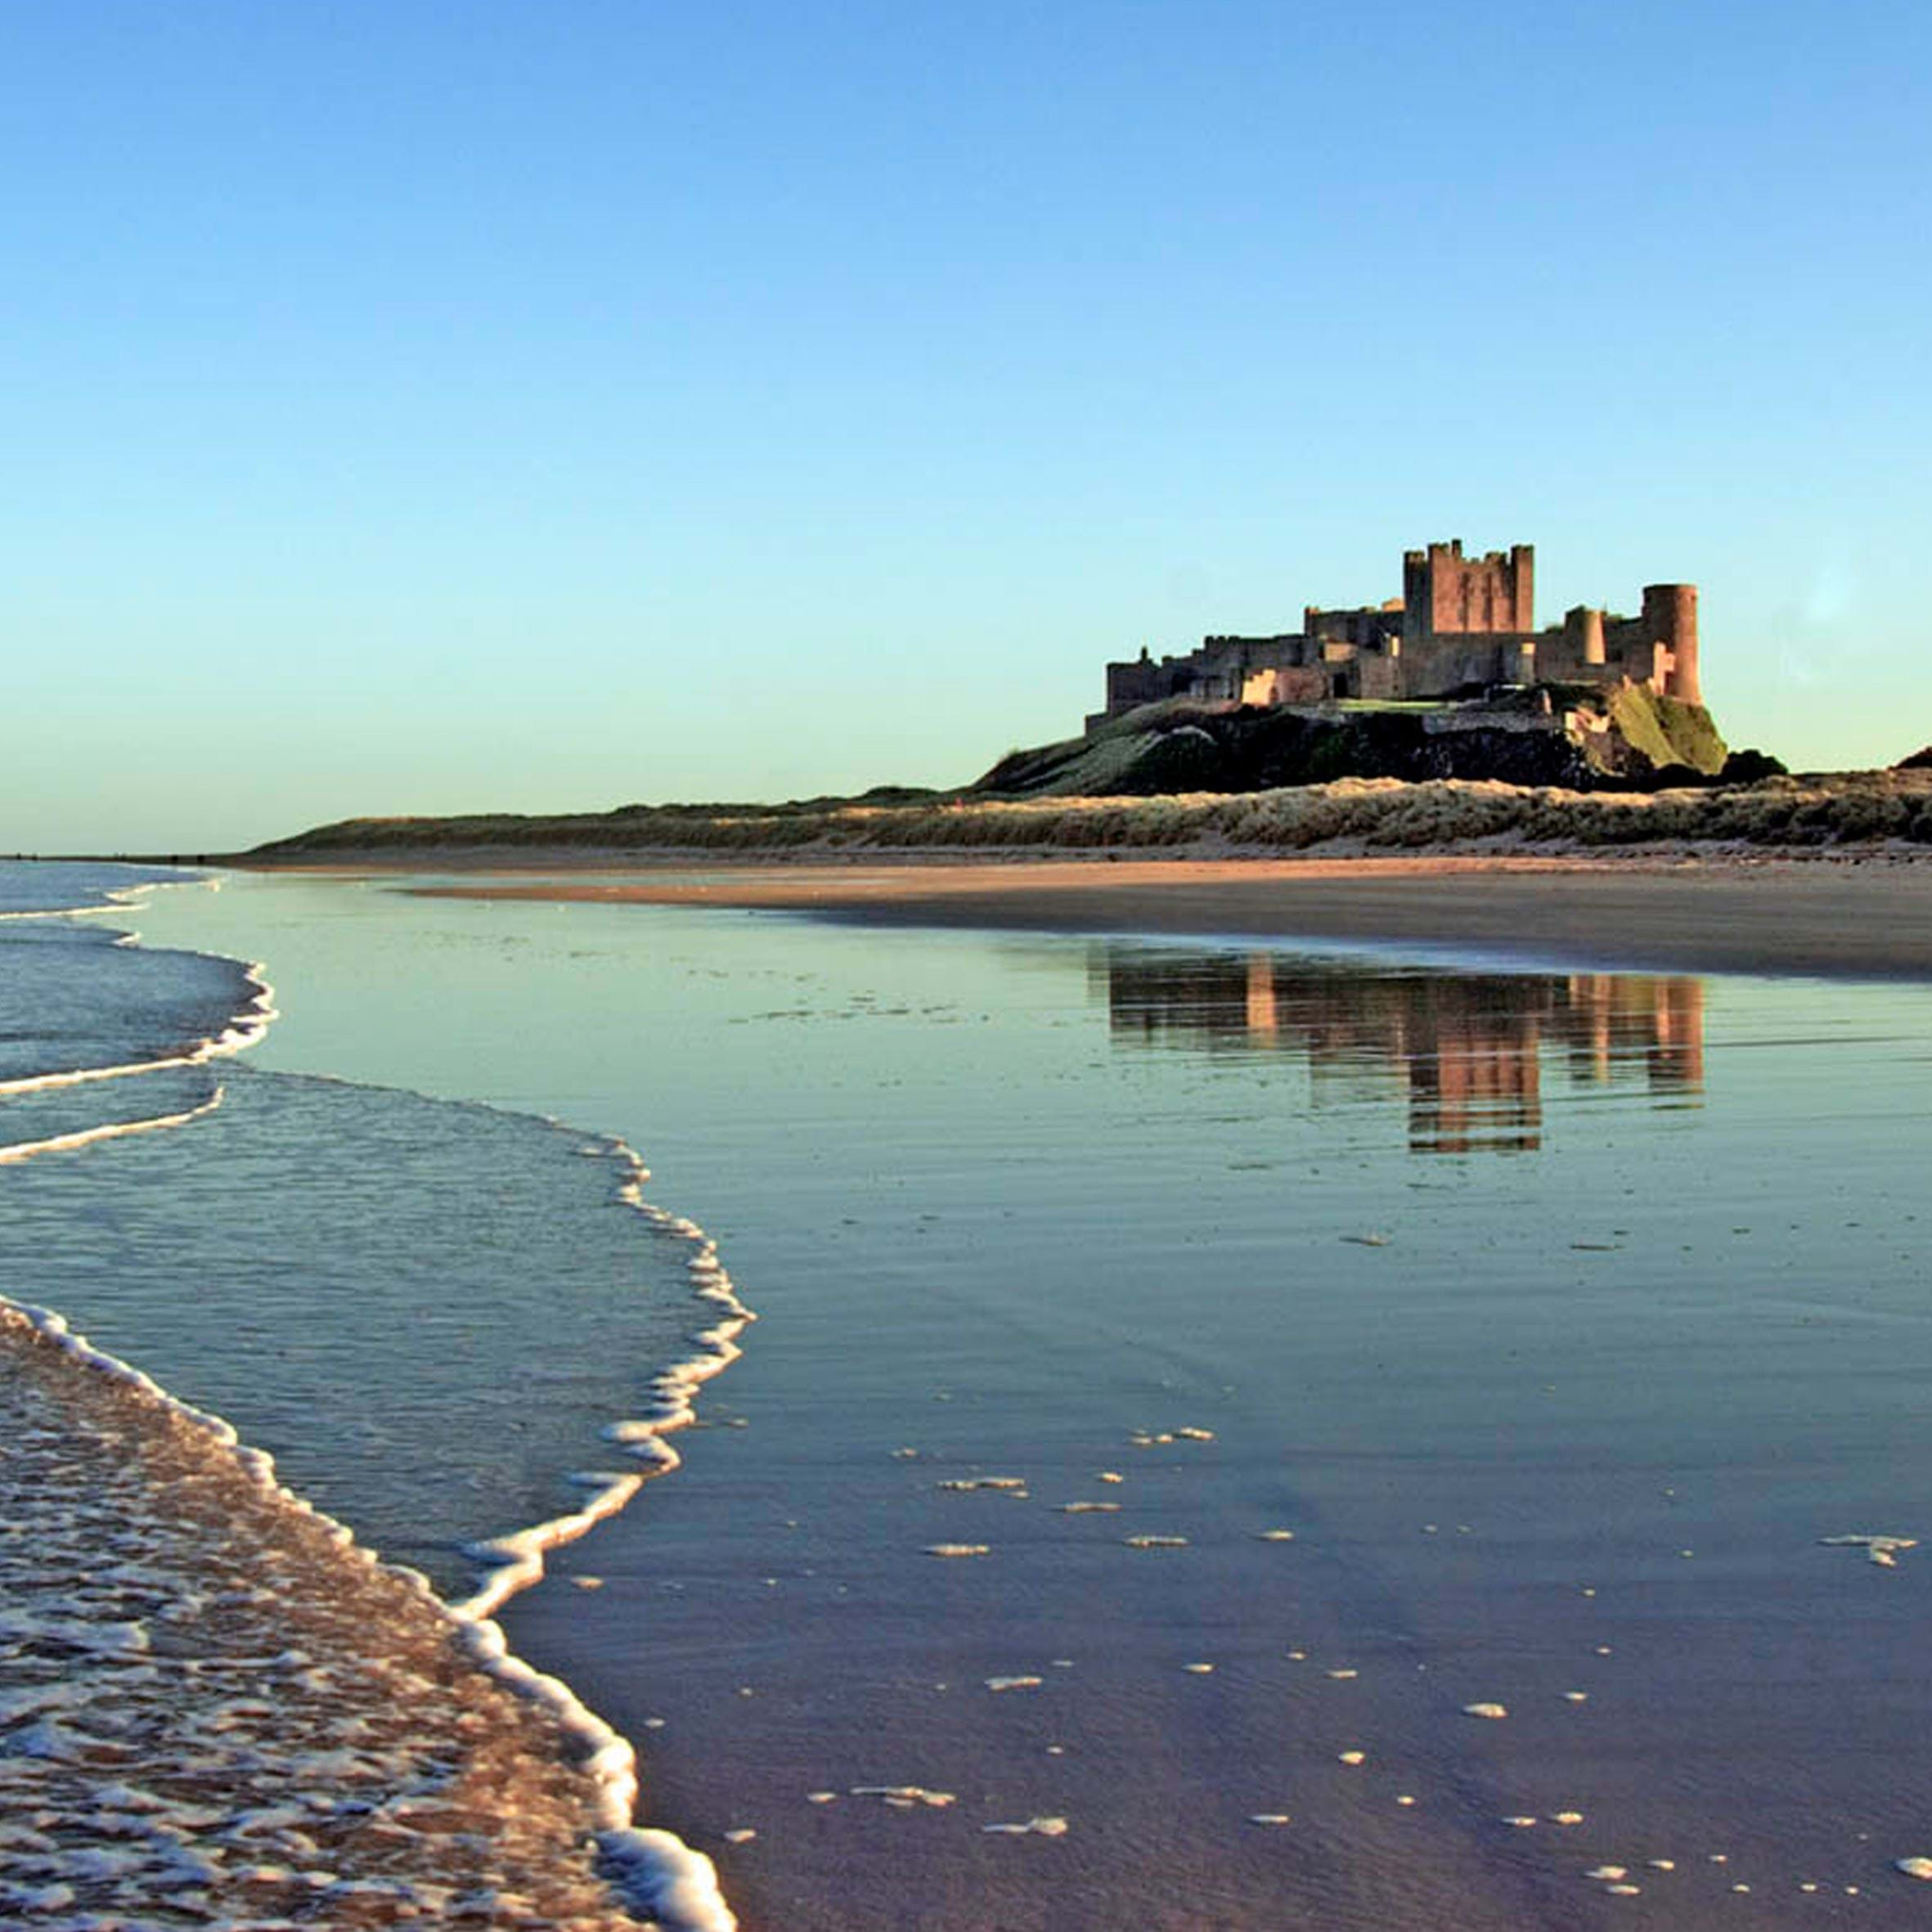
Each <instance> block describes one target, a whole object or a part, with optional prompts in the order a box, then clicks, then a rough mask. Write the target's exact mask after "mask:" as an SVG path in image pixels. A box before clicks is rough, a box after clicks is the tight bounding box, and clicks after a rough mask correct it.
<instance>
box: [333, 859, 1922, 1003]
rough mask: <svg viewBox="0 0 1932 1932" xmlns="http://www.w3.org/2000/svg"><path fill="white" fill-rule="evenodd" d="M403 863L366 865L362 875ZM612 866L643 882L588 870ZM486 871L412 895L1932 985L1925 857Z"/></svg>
mask: <svg viewBox="0 0 1932 1932" xmlns="http://www.w3.org/2000/svg"><path fill="white" fill-rule="evenodd" d="M438 869H442V868H438ZM344 870H350V869H348V868H344ZM391 870H392V868H390V867H389V866H387V865H382V866H370V867H357V868H353V874H354V875H357V876H362V877H381V876H384V875H386V874H389V873H390V872H391ZM610 870H621V871H622V873H624V874H626V875H627V876H624V877H622V878H609V877H601V876H583V875H584V874H604V873H606V872H608V871H610ZM700 870H701V871H702V874H703V876H696V877H694V876H692V874H694V872H698V871H700ZM475 872H476V876H475V877H474V879H466V880H465V882H464V883H461V884H438V885H421V886H410V887H404V888H403V889H404V890H407V891H409V892H411V893H416V894H420V895H422V896H429V897H443V898H464V899H475V900H485V901H487V900H511V901H518V900H521V901H553V902H558V903H595V904H607V905H708V906H713V907H718V908H722V909H728V910H740V911H753V912H769V913H785V914H802V915H806V916H809V917H812V918H815V919H827V920H833V921H837V922H839V923H851V924H860V925H871V926H879V927H887V926H891V927H916V926H924V927H940V928H986V929H990V930H995V931H1001V930H1003V931H1015V932H1076V933H1079V932H1085V933H1102V932H1111V933H1121V934H1125V933H1143V934H1147V935H1149V936H1161V937H1193V938H1203V939H1206V938H1215V939H1255V940H1265V941H1271V942H1280V943H1288V942H1292V941H1297V940H1303V941H1308V940H1313V941H1322V942H1323V943H1341V944H1349V945H1366V946H1378V947H1386V946H1395V947H1399V948H1402V947H1406V948H1410V949H1417V948H1420V949H1422V950H1425V951H1426V952H1436V951H1440V952H1445V953H1453V952H1460V953H1465V954H1467V953H1468V952H1471V951H1474V952H1476V953H1479V954H1480V955H1483V956H1485V958H1489V959H1500V960H1504V961H1508V962H1511V963H1516V964H1523V965H1529V964H1537V965H1545V966H1547V965H1551V964H1556V965H1568V966H1572V967H1575V968H1583V969H1592V968H1595V969H1603V970H1615V971H1624V972H1642V971H1657V972H1710V973H1759V974H1765V973H1768V974H1777V975H1783V976H1798V977H1821V978H1851V979H1879V980H1928V979H1932V866H1927V865H1922V864H1916V863H1913V862H1912V861H1909V860H1907V861H1903V862H1900V863H1897V864H1886V863H1884V862H1882V861H1881V862H1878V863H1868V864H1858V863H1857V862H1855V861H1846V860H1837V861H1835V862H1826V863H1821V862H1819V861H1818V860H1798V861H1795V862H1790V861H1781V860H1767V859H1763V858H1753V859H1751V860H1747V861H1743V862H1739V861H1736V860H1724V861H1714V860H1709V859H1702V860H1683V859H1672V860H1656V861H1653V862H1651V863H1650V864H1647V865H1646V864H1638V863H1636V862H1633V860H1629V859H1617V860H1588V859H1561V860H1555V859H1540V858H1538V859H1527V858H1513V857H1512V858H1473V857H1450V858H1434V857H1431V858H1404V859H1348V860H1323V859H1299V860H1280V859H1246V860H1201V859H1157V860H1142V859H1134V860H1117V861H1113V862H1111V863H1110V862H1108V861H1107V860H1095V859H1076V860H1036V861H1033V862H1031V863H1028V864H1014V863H1012V862H1010V861H1007V862H995V863H992V864H987V863H984V862H978V863H974V862H971V861H960V860H951V861H949V862H946V863H943V864H940V865H931V864H926V863H922V862H916V861H915V862H907V863H894V864H890V865H878V864H865V865H858V864H851V865H832V866H827V865H804V864H800V863H796V862H794V863H789V864H782V865H770V864H757V863H750V864H748V863H746V862H744V861H742V860H740V861H739V862H737V863H735V864H734V865H729V866H725V867H720V866H717V865H705V866H703V868H701V869H699V868H694V867H690V866H676V867H653V868H643V867H639V866H637V865H636V864H635V863H634V862H633V863H631V864H630V865H622V866H618V867H612V866H607V865H591V866H586V865H569V866H565V865H551V866H545V865H541V864H538V865H528V864H523V863H516V864H505V865H501V868H498V867H496V866H494V865H492V866H487V867H486V866H483V865H479V866H478V867H476V868H475ZM666 873H675V874H678V876H675V877H667V876H664V874H666ZM532 874H536V875H537V876H535V877H532Z"/></svg>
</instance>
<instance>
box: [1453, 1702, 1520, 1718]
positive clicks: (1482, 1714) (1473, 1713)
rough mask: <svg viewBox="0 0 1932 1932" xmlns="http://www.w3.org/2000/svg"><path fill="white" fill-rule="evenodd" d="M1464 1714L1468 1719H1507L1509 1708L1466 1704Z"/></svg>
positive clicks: (1495, 1705) (1497, 1705) (1506, 1706)
mask: <svg viewBox="0 0 1932 1932" xmlns="http://www.w3.org/2000/svg"><path fill="white" fill-rule="evenodd" d="M1462 1714H1463V1716H1464V1717H1466V1718H1506V1717H1507V1716H1508V1715H1509V1707H1508V1705H1504V1704H1465V1705H1463V1706H1462Z"/></svg>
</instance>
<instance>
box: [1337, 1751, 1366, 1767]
mask: <svg viewBox="0 0 1932 1932" xmlns="http://www.w3.org/2000/svg"><path fill="white" fill-rule="evenodd" d="M1335 1761H1336V1763H1337V1764H1367V1763H1368V1752H1367V1751H1337V1753H1336V1755H1335Z"/></svg>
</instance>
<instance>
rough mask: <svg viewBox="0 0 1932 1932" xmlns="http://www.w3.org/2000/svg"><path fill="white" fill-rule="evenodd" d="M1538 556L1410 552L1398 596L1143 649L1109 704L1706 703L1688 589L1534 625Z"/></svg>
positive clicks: (1658, 591)
mask: <svg viewBox="0 0 1932 1932" xmlns="http://www.w3.org/2000/svg"><path fill="white" fill-rule="evenodd" d="M1535 571H1536V554H1535V551H1534V550H1533V549H1532V548H1531V546H1530V545H1528V544H1526V543H1519V544H1516V545H1514V546H1512V548H1511V549H1510V550H1508V551H1507V553H1505V552H1503V551H1501V550H1491V551H1490V552H1489V553H1488V554H1487V555H1484V556H1480V557H1465V556H1464V555H1462V542H1461V541H1460V540H1459V539H1458V541H1455V542H1453V543H1432V544H1431V545H1430V546H1429V547H1428V548H1427V550H1410V551H1409V553H1408V554H1407V555H1405V556H1404V558H1403V559H1402V595H1400V597H1392V598H1391V599H1390V600H1389V601H1388V602H1387V603H1386V604H1364V605H1361V606H1359V607H1358V608H1356V609H1351V610H1323V609H1318V608H1317V607H1316V606H1314V605H1313V604H1310V605H1309V606H1308V607H1307V609H1305V611H1304V612H1303V613H1302V622H1301V629H1300V630H1299V631H1294V632H1292V633H1288V634H1286V635H1283V636H1276V637H1208V638H1205V639H1203V640H1202V645H1201V648H1200V649H1199V650H1197V651H1190V652H1188V654H1187V655H1186V656H1185V657H1179V658H1161V660H1160V661H1159V662H1158V663H1156V662H1155V660H1154V659H1153V658H1152V657H1151V656H1150V655H1149V654H1148V652H1146V651H1145V650H1143V651H1142V652H1141V654H1140V656H1139V658H1137V659H1136V660H1134V662H1133V663H1124V664H1109V665H1108V667H1107V708H1106V710H1105V711H1104V712H1101V713H1099V718H1097V719H1095V720H1093V721H1091V722H1098V721H1099V719H1104V718H1110V717H1118V716H1120V714H1121V712H1127V711H1132V710H1133V709H1134V708H1135V707H1136V706H1137V705H1142V704H1151V703H1155V702H1156V701H1157V700H1158V699H1164V698H1195V699H1206V700H1209V701H1220V702H1223V703H1239V704H1271V705H1278V704H1323V703H1329V702H1331V701H1332V700H1334V699H1363V698H1371V699H1433V698H1441V699H1447V698H1457V697H1467V696H1474V695H1479V694H1481V693H1482V692H1484V691H1487V690H1490V689H1492V688H1493V687H1494V686H1497V685H1534V684H1565V685H1597V686H1598V687H1601V688H1604V689H1608V688H1610V687H1612V686H1615V685H1619V684H1621V683H1623V682H1624V681H1626V680H1627V681H1629V682H1630V683H1632V684H1637V685H1646V686H1647V687H1648V688H1649V689H1650V690H1652V691H1655V692H1656V693H1658V694H1660V695H1662V696H1665V697H1669V698H1677V699H1683V701H1684V702H1685V703H1689V704H1701V703H1703V701H1704V700H1703V695H1702V693H1701V690H1700V688H1699V685H1698V681H1697V586H1696V585H1695V584H1649V585H1647V586H1645V588H1644V592H1643V606H1642V611H1641V613H1639V614H1638V616H1636V617H1633V618H1626V617H1615V616H1612V615H1611V614H1610V613H1607V612H1606V611H1602V610H1597V609H1591V608H1589V607H1588V606H1587V605H1584V604H1579V605H1578V606H1577V608H1576V609H1574V610H1572V611H1570V612H1569V613H1567V614H1566V616H1565V618H1564V619H1563V621H1562V622H1561V624H1557V625H1552V626H1551V627H1549V628H1548V629H1547V630H1543V631H1539V630H1538V629H1537V628H1536V619H1535V615H1534V587H1535Z"/></svg>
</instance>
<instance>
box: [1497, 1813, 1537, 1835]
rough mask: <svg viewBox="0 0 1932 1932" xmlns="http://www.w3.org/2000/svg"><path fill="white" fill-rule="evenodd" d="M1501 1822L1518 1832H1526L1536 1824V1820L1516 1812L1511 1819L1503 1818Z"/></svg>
mask: <svg viewBox="0 0 1932 1932" xmlns="http://www.w3.org/2000/svg"><path fill="white" fill-rule="evenodd" d="M1535 1822H1536V1820H1535V1819H1534V1817H1530V1815H1529V1814H1528V1813H1524V1812H1518V1813H1516V1815H1515V1816H1514V1817H1507V1818H1505V1819H1504V1820H1503V1823H1504V1824H1506V1825H1514V1826H1516V1829H1517V1831H1528V1830H1529V1829H1530V1826H1532V1825H1534V1823H1535Z"/></svg>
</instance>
